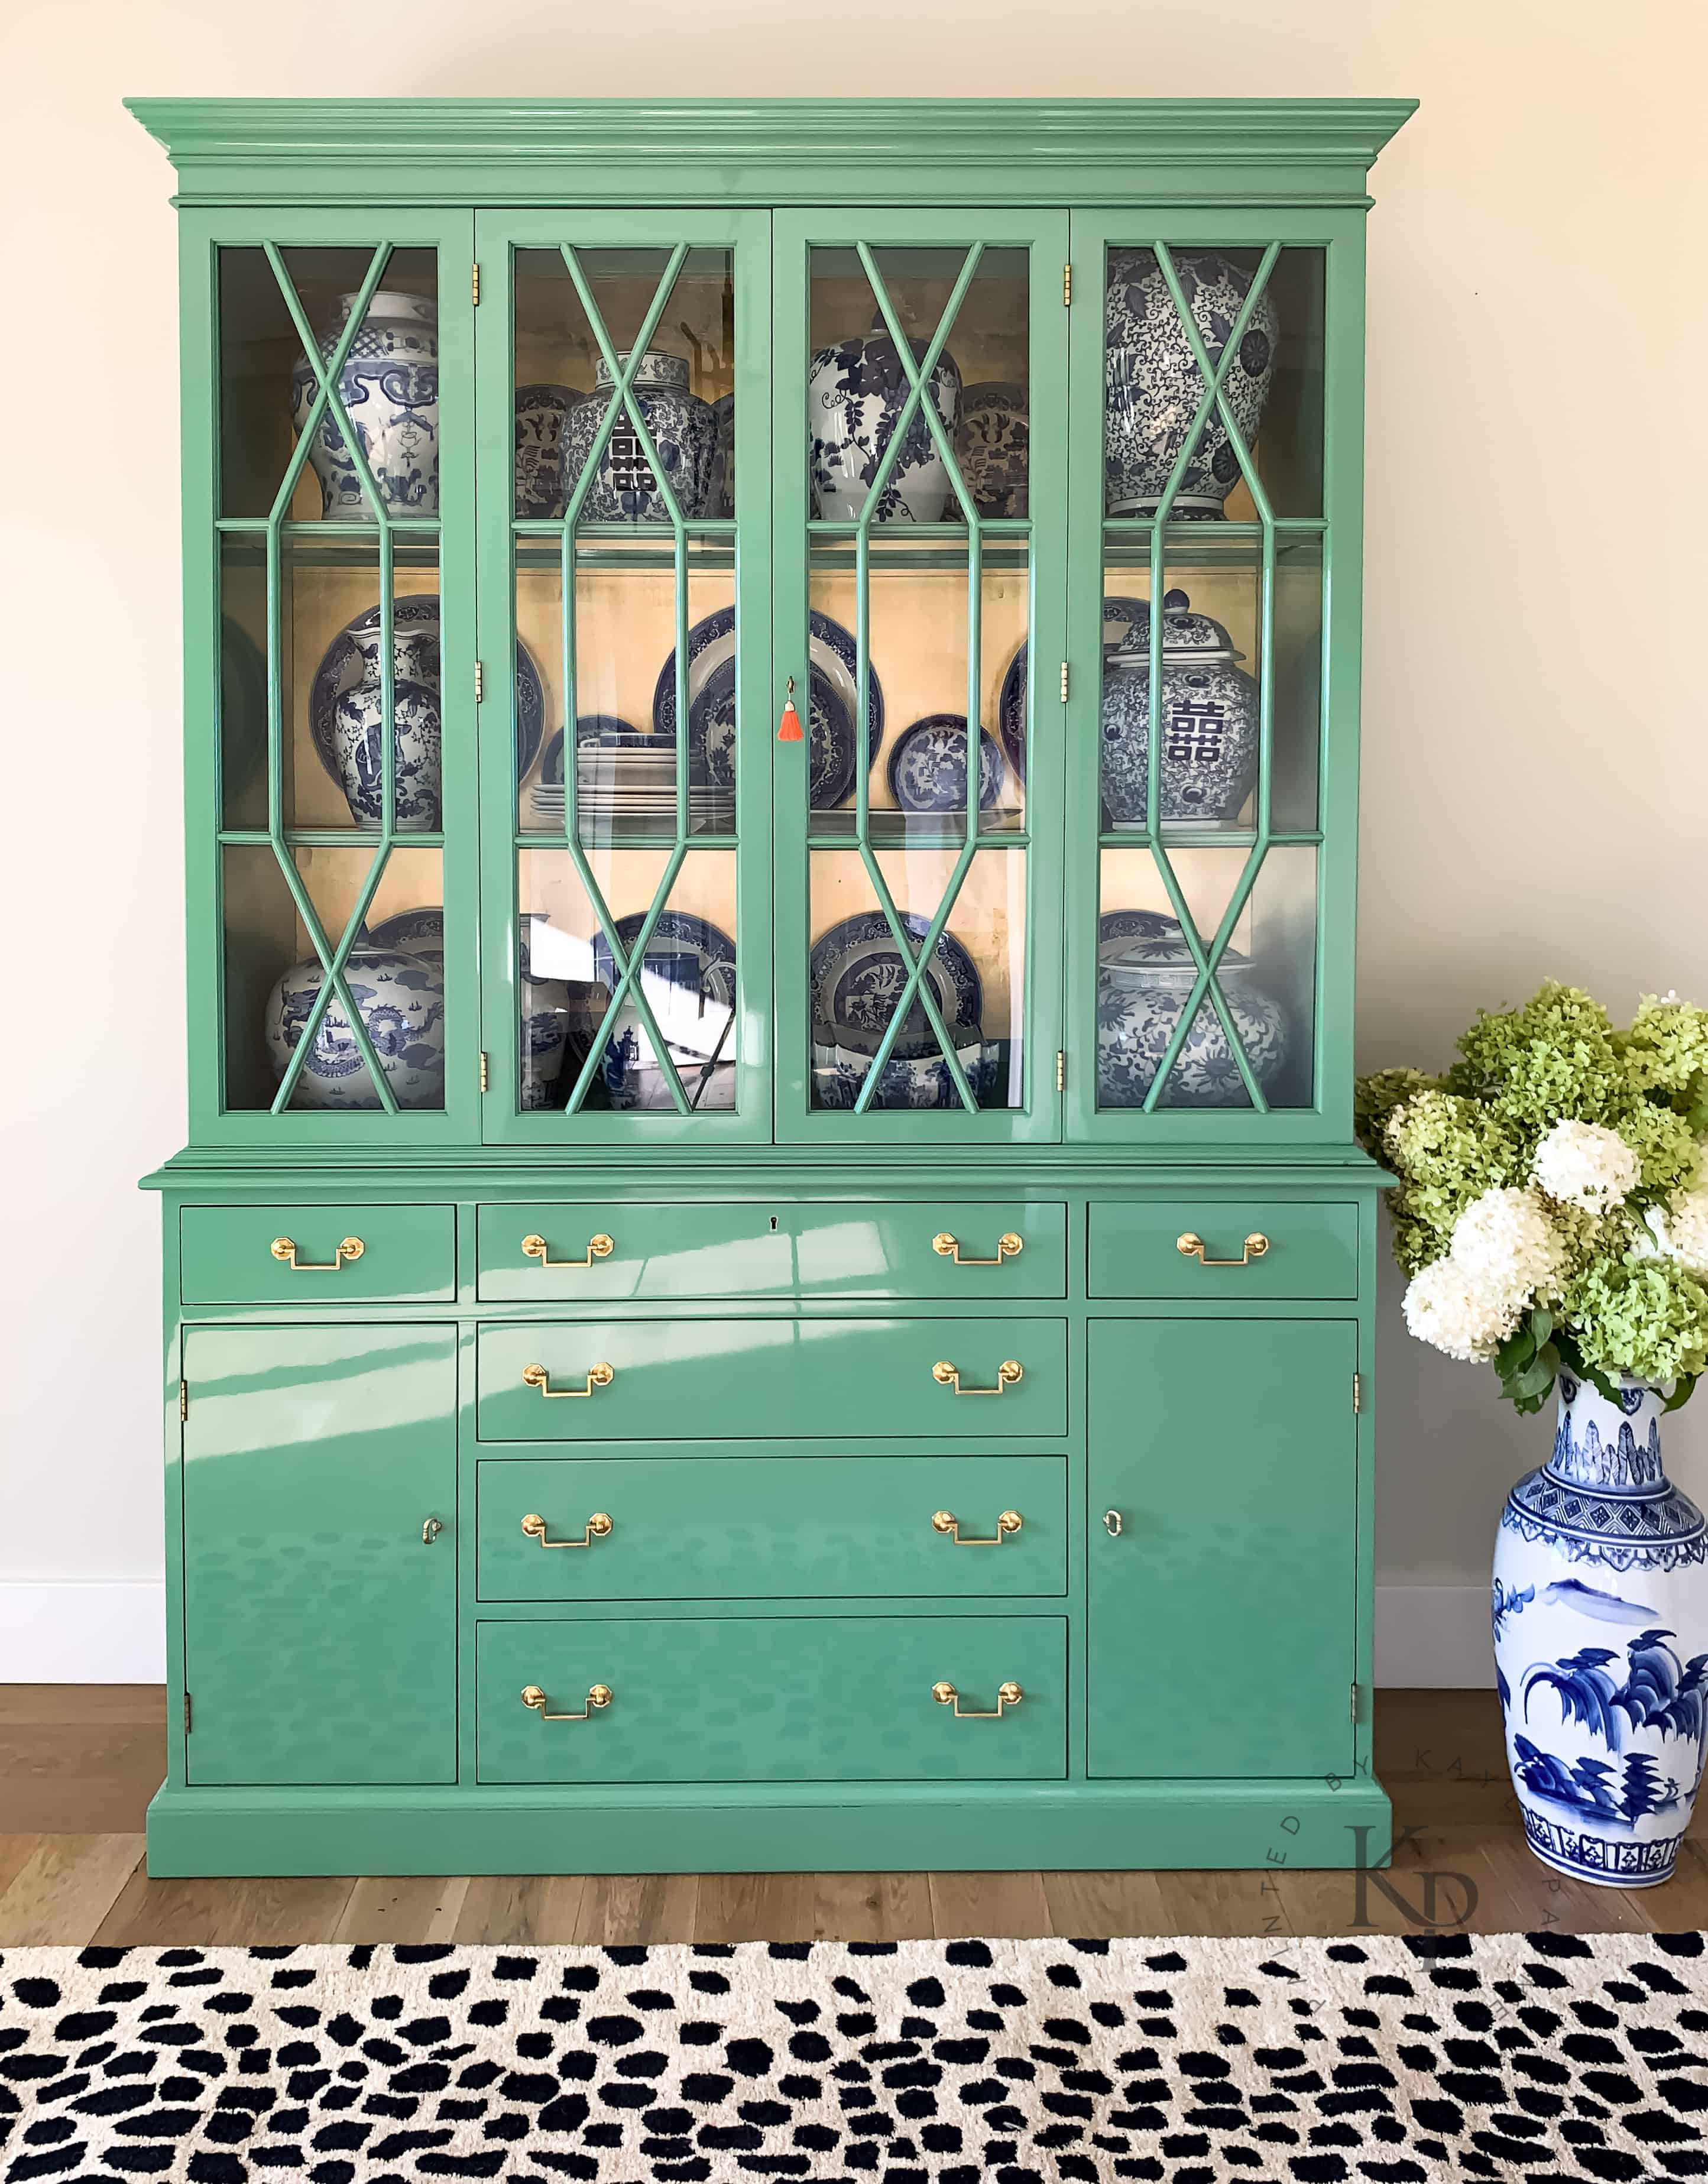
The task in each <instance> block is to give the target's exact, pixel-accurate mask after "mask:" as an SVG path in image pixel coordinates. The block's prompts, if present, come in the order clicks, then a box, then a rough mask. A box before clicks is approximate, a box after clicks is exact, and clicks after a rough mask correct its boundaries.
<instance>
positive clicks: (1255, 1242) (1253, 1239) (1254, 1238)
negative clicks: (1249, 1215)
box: [1174, 1229, 1269, 1267]
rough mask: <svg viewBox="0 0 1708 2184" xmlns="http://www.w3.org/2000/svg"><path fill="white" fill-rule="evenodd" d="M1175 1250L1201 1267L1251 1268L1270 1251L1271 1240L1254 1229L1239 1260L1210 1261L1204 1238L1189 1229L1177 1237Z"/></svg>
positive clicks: (1260, 1231) (1259, 1230)
mask: <svg viewBox="0 0 1708 2184" xmlns="http://www.w3.org/2000/svg"><path fill="white" fill-rule="evenodd" d="M1174 1248H1175V1250H1176V1251H1178V1252H1179V1253H1180V1255H1181V1256H1182V1258H1187V1259H1196V1260H1197V1262H1198V1263H1199V1266H1201V1267H1249V1265H1250V1264H1251V1262H1252V1261H1253V1260H1254V1259H1260V1258H1261V1257H1262V1256H1263V1255H1264V1253H1265V1252H1266V1251H1267V1250H1268V1249H1269V1239H1268V1237H1267V1236H1266V1235H1265V1234H1263V1232H1262V1230H1261V1229H1253V1230H1252V1232H1251V1234H1250V1235H1249V1236H1248V1237H1247V1238H1246V1240H1245V1249H1244V1250H1243V1251H1242V1252H1241V1253H1240V1255H1239V1256H1238V1258H1237V1259H1209V1258H1206V1257H1205V1252H1204V1239H1203V1237H1202V1236H1200V1235H1199V1234H1198V1233H1197V1231H1196V1230H1195V1229H1188V1230H1187V1232H1186V1234H1185V1235H1183V1236H1177V1237H1176V1239H1175V1241H1174Z"/></svg>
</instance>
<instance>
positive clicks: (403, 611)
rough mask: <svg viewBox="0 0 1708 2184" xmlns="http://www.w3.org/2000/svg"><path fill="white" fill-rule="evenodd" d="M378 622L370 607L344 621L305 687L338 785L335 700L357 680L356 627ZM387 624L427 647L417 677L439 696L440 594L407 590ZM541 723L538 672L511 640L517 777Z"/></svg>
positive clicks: (319, 747) (321, 749)
mask: <svg viewBox="0 0 1708 2184" xmlns="http://www.w3.org/2000/svg"><path fill="white" fill-rule="evenodd" d="M378 627H380V610H379V608H378V607H377V606H371V607H370V608H369V609H368V610H367V612H366V613H365V614H359V615H358V616H356V617H355V619H354V620H353V621H347V622H346V623H345V625H344V627H342V629H341V630H340V631H339V632H338V634H337V636H336V637H335V638H333V639H332V642H331V643H330V644H329V645H328V646H327V647H326V649H325V652H324V653H323V654H322V655H321V657H320V666H318V667H317V668H316V669H315V670H314V682H313V683H312V684H311V685H310V687H309V734H310V736H311V737H312V738H314V749H315V752H316V754H317V755H318V756H319V758H320V763H321V765H322V766H325V769H326V771H327V772H328V773H329V774H330V775H331V777H332V779H333V780H334V781H336V782H337V783H338V786H339V787H340V788H342V787H343V785H344V777H343V773H342V769H341V768H340V766H339V764H338V758H337V744H336V724H337V711H338V700H339V699H340V698H342V696H343V694H344V693H345V692H346V691H347V690H353V689H354V688H355V687H356V685H357V684H358V683H359V682H360V681H361V679H362V655H361V650H360V648H359V646H358V645H357V643H356V642H355V638H356V634H357V633H358V632H362V633H364V634H365V633H366V632H368V631H370V630H376V629H377V628H378ZM392 629H393V630H394V631H397V632H402V631H405V630H413V631H414V632H417V634H418V638H419V640H420V643H421V645H422V647H423V649H424V650H425V648H426V646H428V645H431V659H432V662H433V665H432V669H431V673H426V672H424V673H423V674H422V676H421V677H420V680H421V682H422V685H423V687H424V688H426V689H428V690H430V691H431V694H432V695H433V697H434V698H435V699H437V697H438V695H439V670H438V636H439V599H438V594H437V593H436V592H406V593H403V596H402V597H401V598H398V599H394V600H393V601H392ZM545 725H546V690H545V685H544V684H543V683H542V682H541V680H540V671H539V669H538V668H537V667H536V666H535V665H534V663H533V661H532V660H531V658H530V657H529V655H528V649H527V647H526V645H525V644H523V643H521V642H520V640H518V642H517V645H516V778H517V780H518V781H520V779H521V778H522V777H523V775H524V774H526V772H527V770H528V768H529V767H530V766H531V765H532V764H533V762H534V759H535V756H536V755H537V752H538V750H539V748H540V738H541V737H542V734H543V733H544V731H545Z"/></svg>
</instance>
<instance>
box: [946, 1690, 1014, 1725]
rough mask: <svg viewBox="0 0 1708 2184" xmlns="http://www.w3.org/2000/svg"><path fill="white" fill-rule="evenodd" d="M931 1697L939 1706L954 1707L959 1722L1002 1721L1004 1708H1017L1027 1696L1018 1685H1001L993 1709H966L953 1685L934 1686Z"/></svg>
mask: <svg viewBox="0 0 1708 2184" xmlns="http://www.w3.org/2000/svg"><path fill="white" fill-rule="evenodd" d="M931 1695H932V1697H933V1698H934V1699H935V1700H936V1701H937V1704H938V1705H939V1706H952V1707H953V1708H954V1711H955V1719H956V1720H957V1721H1000V1720H1001V1719H1002V1714H1003V1708H1004V1707H1017V1706H1018V1705H1019V1704H1020V1702H1021V1699H1023V1698H1024V1697H1025V1696H1026V1694H1025V1692H1024V1691H1021V1687H1020V1685H1018V1684H999V1685H997V1687H996V1704H995V1705H994V1706H993V1707H987V1708H977V1707H964V1706H963V1705H962V1704H961V1702H960V1692H959V1691H957V1690H956V1689H955V1687H954V1685H953V1684H933V1685H932V1687H931Z"/></svg>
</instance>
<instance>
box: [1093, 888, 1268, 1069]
mask: <svg viewBox="0 0 1708 2184" xmlns="http://www.w3.org/2000/svg"><path fill="white" fill-rule="evenodd" d="M1131 915H1132V913H1123V912H1115V913H1114V915H1113V916H1112V917H1105V918H1104V921H1103V923H1104V925H1105V927H1108V926H1111V925H1114V924H1115V923H1116V922H1117V921H1120V922H1127V919H1129V918H1130V917H1131ZM1097 958H1098V961H1097V1101H1098V1105H1099V1106H1100V1107H1138V1106H1143V1104H1144V1097H1145V1095H1146V1094H1147V1093H1148V1092H1149V1089H1150V1086H1151V1080H1152V1079H1153V1078H1154V1077H1155V1075H1156V1073H1157V1071H1158V1070H1159V1069H1160V1067H1161V1066H1162V1059H1163V1056H1164V1055H1165V1054H1166V1052H1167V1050H1168V1044H1169V1041H1170V1040H1171V1039H1172V1038H1173V1036H1174V1028H1175V1026H1176V1025H1177V1023H1178V1022H1180V1019H1181V1016H1182V1012H1183V1011H1184V1010H1185V1007H1186V1005H1187V1002H1188V1000H1190V999H1191V997H1192V989H1193V984H1194V983H1196V981H1197V978H1198V967H1197V965H1196V964H1195V963H1194V962H1193V960H1192V951H1191V950H1189V949H1188V946H1187V944H1186V943H1185V941H1184V940H1183V939H1182V938H1181V936H1180V934H1179V933H1178V932H1176V933H1174V934H1173V936H1172V937H1169V936H1168V935H1166V934H1162V935H1160V936H1158V937H1155V938H1149V939H1148V938H1144V937H1142V936H1135V935H1132V934H1129V933H1115V934H1114V935H1113V936H1112V937H1110V938H1106V939H1103V940H1102V941H1101V942H1100V943H1099V947H1098V951H1097ZM1216 983H1217V985H1218V986H1219V987H1220V989H1221V997H1222V1000H1224V1001H1225V1002H1226V1004H1227V1013H1228V1015H1229V1017H1230V1018H1231V1019H1232V1023H1233V1028H1234V1032H1235V1034H1236V1036H1237V1037H1238V1040H1239V1043H1240V1045H1241V1046H1242V1047H1243V1049H1244V1051H1245V1059H1246V1062H1247V1065H1248V1067H1249V1069H1250V1071H1251V1073H1252V1076H1253V1078H1255V1081H1256V1084H1257V1085H1258V1087H1259V1089H1260V1090H1261V1091H1262V1092H1263V1093H1264V1095H1266V1096H1267V1095H1268V1094H1269V1092H1270V1090H1271V1088H1272V1087H1273V1085H1274V1084H1275V1082H1276V1079H1277V1077H1278V1076H1279V1074H1280V1073H1281V1069H1282V1065H1283V1063H1284V1062H1285V1061H1286V1059H1287V1049H1288V1026H1287V1017H1286V1014H1285V1012H1284V1011H1283V1010H1282V1006H1281V1004H1280V1003H1279V1002H1278V1001H1277V1000H1276V999H1275V998H1274V996H1273V995H1271V994H1268V993H1266V992H1265V991H1264V989H1263V988H1262V987H1261V986H1260V985H1259V984H1257V983H1256V982H1255V979H1254V978H1253V976H1252V966H1251V962H1250V960H1249V957H1247V956H1242V955H1241V954H1240V953H1239V952H1238V950H1236V949H1232V948H1230V949H1227V950H1226V951H1225V952H1224V954H1223V956H1222V958H1221V963H1220V965H1219V966H1218V967H1217V970H1216ZM1160 1100H1161V1104H1162V1105H1164V1106H1170V1107H1243V1106H1249V1104H1250V1102H1249V1095H1248V1094H1247V1092H1246V1089H1245V1081H1244V1079H1243V1078H1242V1077H1241V1075H1240V1073H1239V1064H1238V1061H1236V1060H1235V1058H1234V1055H1233V1050H1232V1048H1231V1047H1230V1046H1229V1045H1228V1043H1227V1034H1226V1032H1224V1031H1223V1029H1222V1028H1221V1017H1219V1016H1217V1014H1216V1009H1215V1006H1214V1004H1213V1003H1212V1002H1211V1000H1210V996H1209V995H1208V994H1206V995H1205V997H1204V999H1203V1000H1202V1001H1200V1002H1199V1007H1198V1013H1197V1015H1196V1016H1195V1017H1193V1022H1192V1028H1191V1029H1190V1030H1189V1031H1188V1033H1187V1034H1186V1039H1185V1042H1184V1044H1183V1045H1182V1047H1181V1050H1180V1053H1179V1055H1178V1056H1177V1058H1176V1061H1175V1064H1174V1067H1173V1069H1172V1070H1171V1072H1170V1073H1169V1078H1168V1082H1167V1084H1166V1085H1165V1086H1164V1088H1163V1090H1162V1093H1161V1095H1160Z"/></svg>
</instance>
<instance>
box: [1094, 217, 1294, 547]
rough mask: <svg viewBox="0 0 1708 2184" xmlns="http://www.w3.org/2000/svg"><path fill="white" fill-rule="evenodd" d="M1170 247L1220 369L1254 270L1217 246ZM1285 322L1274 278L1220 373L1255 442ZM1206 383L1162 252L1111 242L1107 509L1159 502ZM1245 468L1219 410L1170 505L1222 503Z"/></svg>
mask: <svg viewBox="0 0 1708 2184" xmlns="http://www.w3.org/2000/svg"><path fill="white" fill-rule="evenodd" d="M1172 255H1173V259H1174V270H1175V273H1176V275H1177V278H1178V280H1179V281H1180V287H1181V293H1182V295H1183V296H1184V297H1185V298H1186V303H1187V308H1188V310H1189V311H1190V312H1191V313H1192V316H1193V323H1194V325H1195V326H1197V328H1198V331H1199V336H1200V337H1201V338H1202V340H1203V343H1204V346H1205V353H1206V354H1208V356H1209V358H1210V365H1211V368H1212V369H1214V368H1215V367H1216V365H1219V364H1220V363H1221V356H1222V352H1223V350H1224V349H1225V348H1227V343H1228V340H1229V337H1231V335H1232V332H1233V328H1234V324H1235V321H1236V320H1238V317H1239V315H1240V313H1241V311H1242V310H1243V309H1244V308H1245V299H1246V298H1247V297H1248V296H1249V294H1250V292H1251V283H1252V278H1253V276H1252V275H1251V274H1249V272H1247V271H1246V270H1245V269H1244V268H1243V266H1239V265H1235V264H1234V263H1233V261H1232V259H1229V258H1224V257H1223V256H1222V254H1221V252H1220V251H1216V250H1177V251H1175V252H1174V253H1172ZM1278 331H1279V329H1278V326H1277V319H1276V313H1275V305H1274V304H1273V302H1272V301H1271V298H1270V295H1269V292H1268V291H1267V290H1266V291H1265V292H1264V294H1263V295H1262V297H1261V298H1260V299H1259V301H1258V304H1257V308H1256V309H1255V311H1254V312H1253V313H1252V316H1251V323H1250V325H1249V326H1248V327H1247V328H1246V330H1245V332H1244V334H1243V337H1241V340H1240V344H1239V354H1238V356H1237V357H1236V358H1235V359H1234V360H1233V363H1232V365H1231V366H1230V367H1229V370H1228V374H1227V378H1226V379H1225V380H1224V381H1223V382H1222V390H1223V392H1224V393H1226V395H1227V404H1228V407H1229V409H1232V412H1233V415H1234V416H1235V418H1236V420H1237V421H1238V425H1239V430H1240V436H1241V437H1242V438H1243V440H1244V442H1245V444H1246V446H1247V447H1248V448H1249V447H1250V446H1251V444H1252V443H1253V441H1254V439H1255V437H1256V433H1257V428H1258V426H1259V425H1260V423H1261V421H1262V418H1263V406H1264V404H1265V403H1266V401H1267V400H1268V398H1269V388H1270V382H1271V380H1272V378H1273V377H1274V375H1275V347H1276V342H1277V336H1278ZM1205 391H1206V390H1205V378H1204V374H1203V373H1202V372H1201V371H1200V370H1199V366H1198V359H1197V358H1196V357H1194V356H1193V353H1192V347H1191V344H1190V343H1189V342H1188V339H1187V336H1186V329H1185V327H1184V326H1182V323H1181V319H1180V314H1179V312H1178V311H1177V309H1175V306H1174V298H1172V297H1171V295H1170V294H1169V292H1168V284H1167V282H1166V281H1165V279H1164V278H1163V273H1162V268H1161V266H1160V265H1159V264H1158V263H1157V259H1156V253H1155V252H1154V250H1112V251H1110V255H1109V287H1108V292H1107V295H1106V298H1105V306H1104V411H1105V415H1104V508H1105V510H1107V512H1108V513H1109V514H1110V515H1154V514H1155V512H1156V507H1157V503H1158V502H1159V501H1160V499H1161V498H1162V494H1163V491H1164V488H1165V487H1166V485H1167V483H1168V481H1169V477H1170V476H1171V473H1172V471H1173V469H1174V465H1175V463H1176V461H1177V459H1178V457H1179V454H1180V451H1181V449H1182V447H1183V446H1184V445H1185V443H1186V436H1187V434H1188V432H1189V431H1190V430H1191V427H1192V421H1193V418H1194V417H1195V416H1196V415H1198V410H1199V404H1200V403H1201V402H1202V401H1203V399H1204V397H1205ZM1238 476H1239V459H1238V456H1237V455H1236V454H1235V453H1234V451H1233V443H1232V440H1230V439H1229V437H1228V436H1227V426H1225V425H1224V424H1223V423H1222V421H1221V413H1220V411H1219V410H1217V409H1212V410H1211V412H1210V416H1209V418H1208V419H1207V420H1206V421H1205V426H1204V429H1203V431H1202V432H1200V433H1199V436H1198V444H1197V445H1196V447H1195V448H1193V452H1192V456H1191V460H1189V461H1188V464H1187V466H1186V471H1185V474H1184V476H1182V479H1181V482H1180V490H1179V492H1178V493H1177V494H1176V496H1175V498H1174V499H1173V501H1172V502H1171V504H1170V508H1169V513H1170V515H1171V517H1174V518H1177V519H1187V518H1191V517H1194V516H1196V517H1205V516H1210V517H1214V516H1219V515H1221V514H1222V513H1223V508H1222V503H1223V502H1224V501H1225V500H1226V499H1227V496H1228V494H1229V493H1231V492H1232V490H1233V487H1234V484H1235V482H1237V480H1238Z"/></svg>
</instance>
